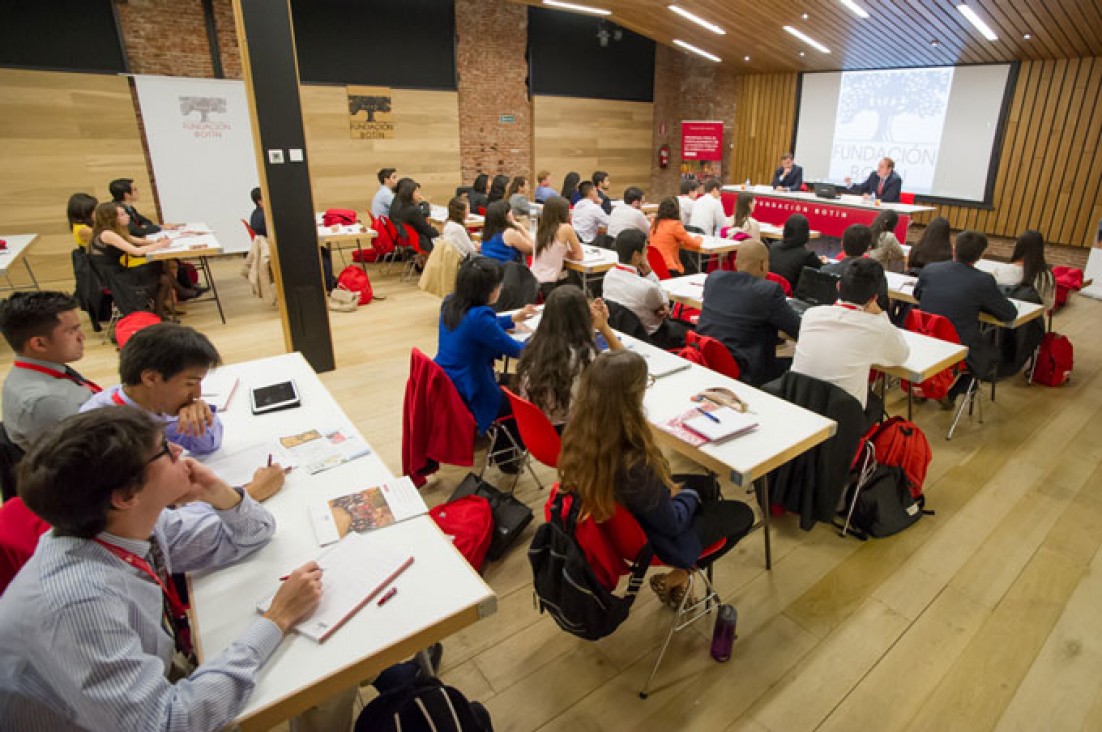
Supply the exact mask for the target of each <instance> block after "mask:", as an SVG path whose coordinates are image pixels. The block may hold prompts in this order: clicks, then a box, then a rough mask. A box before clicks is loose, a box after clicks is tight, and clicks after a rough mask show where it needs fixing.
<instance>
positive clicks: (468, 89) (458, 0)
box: [455, 0, 536, 183]
mask: <svg viewBox="0 0 1102 732" xmlns="http://www.w3.org/2000/svg"><path fill="white" fill-rule="evenodd" d="M455 29H456V36H457V39H456V47H455V56H456V70H457V71H458V74H459V159H460V165H461V168H462V172H463V181H464V182H465V183H469V182H470V181H472V180H473V179H474V177H475V175H477V174H478V173H479V172H482V173H490V174H494V173H504V174H506V175H510V176H513V175H526V176H529V177H531V176H533V175H535V173H536V171H534V170H532V103H531V101H530V100H529V98H528V91H527V90H528V83H527V81H528V61H527V59H526V58H525V56H526V53H527V46H528V8H527V6H524V5H517V4H514V3H509V2H505V0H455ZM502 115H512V116H513V121H512V122H502V121H501V116H502Z"/></svg>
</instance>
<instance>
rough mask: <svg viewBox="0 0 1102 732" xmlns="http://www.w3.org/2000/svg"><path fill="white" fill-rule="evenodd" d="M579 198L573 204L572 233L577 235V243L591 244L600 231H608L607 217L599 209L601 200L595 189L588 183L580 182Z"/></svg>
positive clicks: (601, 209) (602, 210)
mask: <svg viewBox="0 0 1102 732" xmlns="http://www.w3.org/2000/svg"><path fill="white" fill-rule="evenodd" d="M578 193H580V194H581V198H579V199H578V202H577V203H575V204H574V211H573V214H572V216H571V223H573V224H574V232H575V233H577V235H578V241H580V242H581V243H582V244H592V243H593V242H594V241H595V240H596V239H597V235H598V234H600V233H601V231H600V230H601V229H602V228H604V229H608V224H609V216H608V214H606V213H605V210H604V209H603V208H601V199H600V197H598V195H597V188H596V187H595V186H594V185H593V183H591V182H590V181H588V180H587V181H582V184H581V185H580V186H578Z"/></svg>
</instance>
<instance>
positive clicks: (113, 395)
mask: <svg viewBox="0 0 1102 732" xmlns="http://www.w3.org/2000/svg"><path fill="white" fill-rule="evenodd" d="M121 390H122V387H121V386H120V387H119V391H121ZM111 401H113V402H114V403H115V404H118V405H119V406H120V407H125V406H126V400H125V399H123V398H122V397H121V396H119V392H117V391H116V392H112V393H111Z"/></svg>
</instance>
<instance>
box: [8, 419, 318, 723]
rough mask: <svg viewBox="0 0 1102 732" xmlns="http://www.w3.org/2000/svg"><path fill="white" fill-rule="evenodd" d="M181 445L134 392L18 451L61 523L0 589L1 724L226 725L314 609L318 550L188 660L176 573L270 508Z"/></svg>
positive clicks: (227, 550) (249, 529) (207, 557)
mask: <svg viewBox="0 0 1102 732" xmlns="http://www.w3.org/2000/svg"><path fill="white" fill-rule="evenodd" d="M181 452H182V450H181V448H180V447H179V446H177V445H175V444H173V443H170V442H168V441H167V440H166V439H165V436H164V434H163V431H162V425H161V424H160V423H159V422H158V421H157V420H155V419H154V418H152V417H151V416H150V415H149V414H148V413H147V412H145V411H142V410H139V409H135V408H133V407H129V406H124V407H121V408H119V409H100V410H95V411H92V412H88V413H85V414H79V415H76V416H73V417H70V418H68V419H66V420H65V421H63V422H62V423H61V424H60V425H59V427H58V428H57V429H56V430H53V431H51V432H50V433H47V434H46V435H45V436H44V437H43V438H42V439H41V440H40V441H39V442H38V443H36V445H35V446H34V447H33V448H32V449H31V451H30V452H29V453H28V454H27V456H26V457H25V458H24V459H23V461H22V463H21V464H20V480H19V486H20V495H21V497H22V498H23V500H24V502H25V503H26V504H27V506H28V507H30V509H31V510H32V511H34V512H35V513H36V514H38V515H39V516H41V517H42V518H43V519H44V520H45V521H47V522H49V523H50V524H51V525H52V526H53V527H54V528H53V531H52V532H50V533H48V534H46V535H44V536H43V537H42V539H41V541H40V543H39V545H38V548H37V550H36V551H35V554H34V556H33V557H32V558H31V559H30V561H29V562H28V563H27V564H26V565H25V566H24V567H23V569H22V570H21V571H20V572H19V574H18V575H16V578H15V579H14V580H13V581H12V583H11V585H9V586H8V589H7V591H6V592H5V593H4V594H3V596H0V729H13V730H14V729H18V730H29V731H33V730H69V729H74V730H75V729H133V730H138V729H141V730H168V729H181V730H183V729H187V730H216V729H221V728H222V727H223V726H225V725H226V724H228V723H229V722H231V721H232V720H233V719H234V718H235V717H236V716H237V715H238V714H239V713H240V711H241V709H242V708H243V707H244V705H245V703H246V702H247V700H248V698H249V696H250V694H251V693H252V691H253V687H254V685H255V679H256V674H257V672H258V670H259V669H260V668H261V667H262V666H263V665H264V664H265V663H266V662H267V661H268V659H269V658H270V657H271V655H272V654H273V653H274V652H275V650H276V648H277V647H278V646H279V644H280V642H281V641H282V639H283V636H284V635H285V634H286V633H287V632H288V630H289V629H290V628H291V627H293V626H294V625H295V623H297V622H298V621H299V620H301V619H303V618H305V617H307V616H308V615H309V614H310V613H312V612H313V611H314V609H315V608H316V607H317V604H318V602H319V600H320V598H321V591H322V585H321V570H320V569H319V567H318V565H317V564H316V563H314V562H308V563H307V564H305V565H303V566H302V567H300V568H299V569H297V570H295V571H294V572H292V573H291V575H290V576H289V578H288V579H287V580H286V581H285V582H284V583H283V584H282V586H281V587H280V590H279V591H278V592H277V593H276V595H275V598H274V600H273V601H272V605H271V608H270V609H269V610H268V612H266V613H264V614H263V615H260V616H257V619H256V620H255V621H253V623H252V624H251V625H249V627H248V628H247V629H246V630H245V632H244V633H242V635H241V637H240V638H239V639H238V640H237V641H236V642H235V643H233V644H231V645H230V646H229V647H228V648H227V649H226V650H225V651H223V652H222V653H221V654H219V655H217V656H215V657H214V658H211V659H209V660H208V662H207V663H204V664H203V665H201V666H198V667H197V668H193V667H192V664H193V658H194V656H193V654H192V645H191V639H190V637H189V634H188V632H187V629H186V627H185V625H184V624H183V623H182V622H181V621H182V619H183V615H184V605H183V603H182V601H181V599H180V597H179V596H178V594H177V593H176V590H175V586H174V585H173V583H172V580H171V579H170V577H169V575H170V573H172V572H189V571H197V570H208V569H215V568H217V567H220V566H223V565H225V564H228V563H230V562H233V561H236V560H238V559H240V558H242V557H244V556H247V555H248V554H251V553H252V552H254V551H256V550H257V549H259V548H260V547H262V546H264V545H265V544H266V543H267V542H268V540H269V539H270V538H271V536H272V533H273V532H274V530H275V520H274V519H273V517H272V516H271V514H270V513H268V511H267V510H265V509H264V508H263V507H261V506H260V505H259V504H258V503H257V502H256V501H254V500H253V499H252V498H250V497H249V496H248V494H246V493H245V492H244V491H243V490H241V489H235V488H231V487H230V486H228V485H227V484H226V483H224V482H223V481H221V480H220V479H219V478H218V477H217V476H215V475H214V473H212V472H211V471H210V470H209V469H208V468H206V467H204V466H203V465H202V464H200V463H197V462H195V461H193V460H191V459H190V458H184V457H181ZM169 506H178V508H176V509H175V510H166V509H168V507H169Z"/></svg>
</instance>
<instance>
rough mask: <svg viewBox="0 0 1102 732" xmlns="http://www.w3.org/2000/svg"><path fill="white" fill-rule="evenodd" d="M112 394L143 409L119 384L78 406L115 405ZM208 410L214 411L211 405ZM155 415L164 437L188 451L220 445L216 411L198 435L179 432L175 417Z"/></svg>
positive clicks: (201, 451) (203, 450)
mask: <svg viewBox="0 0 1102 732" xmlns="http://www.w3.org/2000/svg"><path fill="white" fill-rule="evenodd" d="M114 394H118V395H119V397H120V398H122V400H123V401H124V402H126V403H127V404H128V405H130V406H131V407H137V408H138V409H144V407H142V406H141V405H140V404H138V403H137V402H135V401H134V400H133V399H131V398H130V397H128V396H127V395H126V392H125V391H123V390H122V385H121V384H119V385H117V386H112V387H111V388H110V389H104V390H103V391H101V392H100V393H99V394H96V395H95V396H93V397H92V398H91V399H89V400H88V401H86V402H84V406H82V407H81V408H80V411H81V412H87V411H89V410H90V409H99V408H100V407H111V406H115V401H114V398H113V395H114ZM210 411H212V412H214V411H215V408H214V406H213V405H212V406H211V408H210ZM155 416H157V417H159V418H160V419H161V420H162V421H163V422H164V425H165V439H166V440H168V441H169V442H171V443H172V444H174V445H179V446H180V447H182V448H184V449H185V450H187V451H188V452H191V453H195V454H196V455H209V454H210V453H212V452H214V451H215V450H217V449H218V448H219V447H221V446H222V420H221V418H220V417H219V416H218V414H217V413H215V415H214V424H212V425H211V426H210V427H207V431H206V432H204V433H203V434H201V435H199V436H198V437H195V436H193V435H185V434H184V433H183V432H180V426H179V420H178V419H177V418H176V417H172V416H169V415H167V414H157V415H155Z"/></svg>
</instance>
